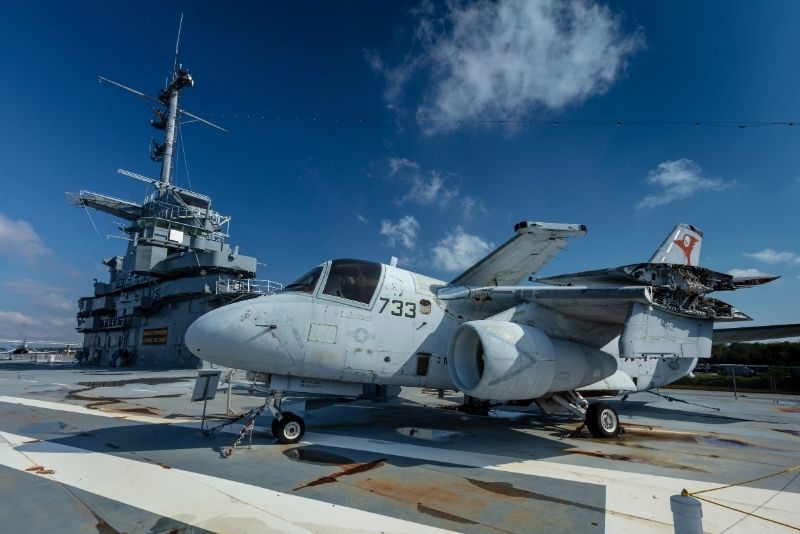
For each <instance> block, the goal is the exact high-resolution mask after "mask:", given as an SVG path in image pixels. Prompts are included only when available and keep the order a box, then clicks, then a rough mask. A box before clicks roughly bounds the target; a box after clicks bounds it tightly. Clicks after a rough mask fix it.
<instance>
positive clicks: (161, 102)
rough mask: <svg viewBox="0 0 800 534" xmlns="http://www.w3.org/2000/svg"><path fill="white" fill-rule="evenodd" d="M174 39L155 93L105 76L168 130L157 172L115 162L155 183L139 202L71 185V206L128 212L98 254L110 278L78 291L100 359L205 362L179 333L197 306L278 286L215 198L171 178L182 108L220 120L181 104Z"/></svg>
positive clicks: (202, 308) (90, 343) (182, 74)
mask: <svg viewBox="0 0 800 534" xmlns="http://www.w3.org/2000/svg"><path fill="white" fill-rule="evenodd" d="M177 59H178V58H177V47H176V56H175V65H174V68H173V73H172V76H171V80H170V82H169V84H168V85H167V87H166V88H164V89H163V90H162V91H161V93H160V94H159V97H158V98H153V97H149V96H147V95H145V94H144V93H141V92H139V91H136V90H134V89H131V88H129V87H126V86H124V85H122V84H119V83H116V82H113V81H111V80H108V79H106V78H102V77H101V78H100V80H101V81H105V82H109V83H111V84H113V85H115V86H117V87H120V88H122V89H125V90H127V91H129V92H132V93H134V94H136V95H138V96H139V97H141V98H144V99H145V100H147V101H148V102H152V103H153V104H155V105H156V107H155V108H154V118H153V119H152V120H151V124H152V126H153V127H154V128H156V129H157V130H161V131H163V132H164V142H163V143H157V142H153V144H152V149H151V159H152V160H153V161H155V162H158V163H160V164H161V176H160V179H158V180H155V179H151V178H147V177H145V176H142V175H139V174H136V173H133V172H130V171H125V170H122V169H119V170H118V171H117V172H119V173H120V174H123V175H126V176H128V177H130V178H133V179H137V180H141V181H144V182H146V183H149V184H151V186H152V187H153V192H152V193H151V194H149V195H148V196H147V197H146V198H145V199H144V201H143V202H141V203H139V202H132V201H129V200H123V199H120V198H115V197H112V196H109V195H105V194H101V193H95V192H92V191H85V190H84V191H81V192H80V193H67V199H68V201H69V202H70V203H71V204H72V205H74V206H77V207H82V208H93V209H96V210H99V211H102V212H105V213H109V214H111V215H113V216H115V217H118V218H120V219H122V220H124V221H125V223H126V224H125V226H123V227H121V228H122V231H123V233H124V234H125V237H124V239H126V240H127V241H128V246H127V250H126V252H125V255H124V256H114V257H111V258H107V259H104V260H103V264H105V265H106V266H107V267H108V271H109V279H108V281H107V282H100V281H97V280H95V284H94V294H93V295H91V296H87V297H83V298H80V299H79V301H78V307H79V311H78V314H77V319H78V326H77V330H78V332H81V333H83V335H84V351H83V354H82V358H84V359H85V361H87V362H91V363H98V364H102V365H140V366H155V367H198V366H200V365H201V364H202V362H201V361H200V360H199V359H198V358H196V357H194V356H193V355H192V354H191V353H190V352H189V351H188V350H187V349H186V347H185V346H184V344H183V336H184V333H185V332H186V329H187V328H188V327H189V325H190V324H191V323H192V321H194V320H195V319H196V318H197V317H199V316H200V315H201V314H203V313H205V312H207V311H209V310H211V309H213V308H216V307H218V306H221V305H223V304H226V303H229V302H231V301H233V300H237V299H243V298H250V297H253V296H257V295H259V294H263V293H270V292H273V291H275V290H278V289H280V288H281V286H280V284H276V283H274V282H270V281H268V280H255V276H256V267H257V262H256V258H254V257H252V256H245V255H243V254H240V253H239V247H238V246H236V247H232V246H231V245H230V244H229V243H228V242H227V240H228V238H229V236H228V233H227V230H228V225H229V222H230V220H231V217H229V216H226V215H222V214H221V213H219V212H217V211H215V210H214V209H212V207H211V198H210V197H208V196H206V195H203V194H201V193H197V192H194V191H190V190H188V189H184V188H181V187H177V186H175V185H174V184H173V183H172V166H173V149H174V147H175V140H176V132H177V128H179V127H180V122H179V120H180V118H181V117H182V116H187V117H190V120H192V121H200V122H203V123H206V124H208V125H210V126H213V127H215V128H218V129H222V128H219V127H218V126H216V125H214V124H211V123H209V122H208V121H206V120H204V119H202V118H201V117H198V116H197V115H193V114H191V113H188V112H186V111H185V110H182V109H181V108H180V107H179V105H178V103H179V99H180V94H181V92H182V91H183V90H184V89H186V88H188V87H191V86H192V85H194V81H193V79H192V77H191V75H190V74H189V72H188V71H187V70H185V69H183V68H182V66H181V65H179V64H178V60H177Z"/></svg>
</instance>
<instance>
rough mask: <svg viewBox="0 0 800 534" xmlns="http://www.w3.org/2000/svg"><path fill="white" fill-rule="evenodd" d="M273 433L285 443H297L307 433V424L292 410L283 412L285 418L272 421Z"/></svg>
mask: <svg viewBox="0 0 800 534" xmlns="http://www.w3.org/2000/svg"><path fill="white" fill-rule="evenodd" d="M272 433H273V434H274V435H275V437H276V438H278V441H280V442H281V443H283V444H285V445H286V444H290V443H297V442H298V441H300V439H301V438H302V437H303V434H305V433H306V424H305V422H304V421H303V419H302V418H300V417H298V416H296V415H295V414H293V413H292V412H283V418H282V419H281V420H280V421H278V420H277V419H275V421H274V422H273V423H272Z"/></svg>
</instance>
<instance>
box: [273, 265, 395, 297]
mask: <svg viewBox="0 0 800 534" xmlns="http://www.w3.org/2000/svg"><path fill="white" fill-rule="evenodd" d="M324 267H325V266H324V265H320V266H319V267H315V268H313V269H311V270H310V271H309V272H307V273H306V274H304V275H303V276H301V277H300V278H298V279H297V280H295V281H294V282H292V283H291V284H289V285H287V286H286V287H285V288H284V289H283V290H284V291H297V292H302V293H313V292H314V290H315V289H316V287H317V283H318V281H319V279H320V277H321V276H322V273H323V271H324ZM380 279H381V264H380V263H375V262H372V261H364V260H353V259H340V260H333V261H331V262H330V269H329V270H328V277H327V279H326V280H325V287H324V288H323V289H322V294H323V295H330V296H333V297H339V298H342V299H346V300H352V301H355V302H360V303H362V304H369V303H370V301H372V297H373V295H374V294H375V290H376V289H377V288H378V283H379V282H380Z"/></svg>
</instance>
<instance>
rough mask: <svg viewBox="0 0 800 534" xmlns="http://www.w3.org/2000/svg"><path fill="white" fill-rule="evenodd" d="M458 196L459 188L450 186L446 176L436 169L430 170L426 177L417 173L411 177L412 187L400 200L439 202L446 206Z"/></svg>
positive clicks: (427, 203)
mask: <svg viewBox="0 0 800 534" xmlns="http://www.w3.org/2000/svg"><path fill="white" fill-rule="evenodd" d="M457 196H458V188H456V187H448V186H447V184H446V182H445V179H444V177H442V175H441V174H440V173H438V172H436V171H429V172H428V175H427V176H426V177H423V176H420V175H417V176H414V177H413V178H412V179H411V189H409V190H408V193H406V194H405V195H403V196H402V197H401V198H400V199H399V200H398V202H399V203H400V204H403V203H405V202H413V203H415V204H422V205H430V204H434V203H436V204H439V205H440V206H442V207H444V206H446V205H447V204H449V203H450V201H451V200H453V198H455V197H457Z"/></svg>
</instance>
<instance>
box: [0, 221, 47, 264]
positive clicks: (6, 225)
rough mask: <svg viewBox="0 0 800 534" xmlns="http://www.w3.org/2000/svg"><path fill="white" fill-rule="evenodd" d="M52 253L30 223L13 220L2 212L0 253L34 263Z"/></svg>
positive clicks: (12, 258) (26, 262) (23, 261)
mask: <svg viewBox="0 0 800 534" xmlns="http://www.w3.org/2000/svg"><path fill="white" fill-rule="evenodd" d="M52 253H53V251H52V250H50V249H49V248H47V247H46V246H45V245H44V242H43V241H42V238H41V237H39V234H37V233H36V231H35V230H34V229H33V227H32V226H31V225H30V223H28V222H26V221H23V220H21V219H20V220H16V221H15V220H12V219H9V218H8V217H6V216H5V215H3V214H2V213H0V255H3V256H5V257H6V258H9V259H11V260H12V261H13V260H18V261H20V262H22V263H24V264H26V265H33V264H35V263H36V261H37V260H38V259H39V258H40V257H42V256H48V255H50V254H52Z"/></svg>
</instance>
